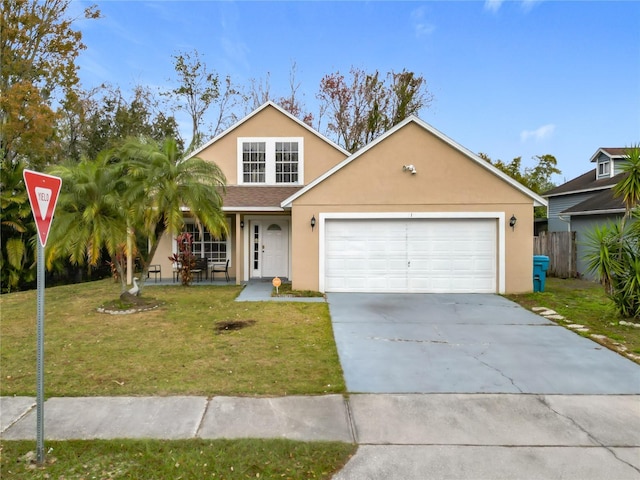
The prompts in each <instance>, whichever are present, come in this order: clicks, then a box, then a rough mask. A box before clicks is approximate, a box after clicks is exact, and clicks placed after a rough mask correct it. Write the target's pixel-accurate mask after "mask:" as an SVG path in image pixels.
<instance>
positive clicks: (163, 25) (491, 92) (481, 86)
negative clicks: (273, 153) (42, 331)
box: [73, 0, 640, 184]
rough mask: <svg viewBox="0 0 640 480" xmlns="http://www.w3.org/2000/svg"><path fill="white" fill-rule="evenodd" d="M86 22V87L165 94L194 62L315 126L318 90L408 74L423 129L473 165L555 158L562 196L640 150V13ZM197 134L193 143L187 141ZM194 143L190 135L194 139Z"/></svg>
mask: <svg viewBox="0 0 640 480" xmlns="http://www.w3.org/2000/svg"><path fill="white" fill-rule="evenodd" d="M88 3H96V4H97V5H98V6H99V8H100V10H101V11H102V15H103V18H101V19H99V20H93V21H81V22H79V23H77V25H76V27H77V28H79V29H80V30H81V31H82V33H83V41H84V42H85V44H86V45H87V50H85V51H83V52H82V53H81V55H80V58H79V61H78V63H79V65H80V77H81V82H82V85H83V87H85V88H91V87H94V86H97V85H99V84H101V83H103V82H109V83H111V84H114V85H118V86H120V87H121V88H122V89H123V90H127V89H128V88H131V87H132V86H134V85H136V84H141V85H148V86H150V87H152V88H156V87H158V88H163V89H167V88H169V85H170V82H169V79H170V78H172V77H173V78H175V75H174V71H173V63H172V62H173V61H172V57H171V56H172V55H174V54H176V53H178V52H185V51H192V50H193V49H196V50H197V51H198V52H199V53H200V54H201V55H202V58H203V60H204V61H205V62H206V64H207V66H208V67H209V69H211V70H214V71H216V72H217V73H218V74H220V76H221V77H225V76H227V75H229V76H230V77H231V78H232V80H233V81H234V82H235V83H236V84H239V85H244V86H246V87H248V86H249V85H250V81H251V79H256V80H260V79H265V78H266V77H267V74H269V75H270V86H271V92H272V93H273V94H274V96H276V97H278V96H283V95H286V94H287V93H288V91H289V74H290V71H291V66H292V64H293V63H294V62H295V64H296V70H297V74H296V80H297V81H298V82H299V83H300V89H299V94H301V95H302V100H303V103H304V104H305V105H306V107H307V110H309V111H312V112H314V113H315V111H316V108H315V94H316V93H317V91H318V88H319V84H320V80H321V78H322V77H323V76H324V75H326V74H329V73H334V72H337V71H339V72H341V73H344V74H346V73H348V71H349V69H350V68H351V67H352V66H355V67H358V68H361V69H363V70H365V71H367V72H373V71H375V70H378V71H379V72H381V73H383V74H384V73H387V72H389V71H391V70H393V71H401V70H402V69H406V70H409V71H413V72H415V73H416V74H419V75H422V76H423V77H424V78H425V79H426V80H427V82H428V85H429V89H430V91H431V92H432V93H433V95H434V96H435V99H434V102H433V103H432V105H431V107H430V108H427V109H424V110H423V111H422V112H421V113H420V117H421V118H422V119H423V120H424V121H426V122H428V123H429V124H431V125H432V126H433V127H435V128H436V129H438V130H440V131H441V132H443V133H444V134H446V135H447V136H449V137H451V138H452V139H453V140H455V141H456V142H458V143H460V144H461V145H463V146H464V147H466V148H468V149H470V150H471V151H473V152H476V153H477V152H484V153H486V154H488V155H489V156H490V157H491V158H493V159H502V160H504V161H510V160H511V159H513V158H514V157H517V156H521V157H522V159H523V165H525V166H531V165H532V164H533V161H532V160H531V157H532V156H534V155H543V154H547V153H549V154H552V155H554V156H555V157H556V158H557V159H558V166H559V168H560V169H561V170H562V174H561V175H559V176H556V177H554V181H555V182H556V183H558V184H559V183H562V182H564V181H565V180H569V179H571V178H573V177H575V176H577V175H579V174H581V173H584V172H586V171H588V170H589V169H591V168H592V164H590V163H589V158H590V157H591V155H592V154H593V153H594V152H595V151H596V150H597V149H598V148H599V147H625V146H629V145H631V144H632V143H638V142H640V29H639V28H638V25H639V24H640V2H636V1H601V2H599V1H564V2H561V1H551V0H548V1H542V0H527V1H520V0H504V1H500V0H490V1H486V2H484V1H446V2H445V1H440V2H436V1H427V2H421V1H408V2H400V1H398V2H396V1H394V2H387V1H369V2H365V1H342V2H328V1H296V2H287V1H279V2H266V1H263V2H249V1H235V2H232V1H225V2H222V1H170V0H168V1H152V0H148V1H101V0H97V1H95V2H85V1H80V0H76V1H75V2H74V4H73V6H74V8H78V9H79V8H80V7H83V6H85V5H86V4H88ZM187 132H188V130H187ZM185 136H186V137H187V138H186V139H187V140H188V134H187V135H185Z"/></svg>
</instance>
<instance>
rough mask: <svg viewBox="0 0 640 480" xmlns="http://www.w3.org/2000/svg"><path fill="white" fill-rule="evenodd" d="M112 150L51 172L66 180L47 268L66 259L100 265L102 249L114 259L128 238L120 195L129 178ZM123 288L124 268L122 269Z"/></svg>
mask: <svg viewBox="0 0 640 480" xmlns="http://www.w3.org/2000/svg"><path fill="white" fill-rule="evenodd" d="M117 167H118V164H114V163H113V161H112V155H111V153H110V152H109V151H103V152H101V153H100V154H98V157H97V158H96V159H95V160H90V159H83V160H82V161H81V162H80V163H73V162H69V163H66V164H62V165H58V166H56V167H55V168H54V169H53V170H52V171H51V173H52V174H53V175H56V176H58V177H60V178H61V179H62V191H61V192H60V197H59V199H58V204H57V207H56V221H55V222H53V223H52V225H51V235H50V238H49V242H50V244H49V245H48V246H47V266H50V265H51V262H52V261H53V260H54V259H55V258H59V257H65V258H68V259H69V260H70V261H71V262H72V263H75V264H78V265H84V264H88V265H89V266H96V265H98V263H99V262H100V260H101V259H102V252H103V249H106V251H107V252H108V253H109V255H110V256H111V259H112V260H113V261H115V259H116V258H118V257H119V256H121V255H118V254H119V253H121V252H122V250H123V248H124V242H125V240H126V231H127V216H126V208H125V205H124V204H123V202H122V200H121V196H122V195H123V193H124V192H125V191H126V189H127V188H128V187H127V183H128V181H129V177H128V176H126V175H122V172H121V171H120V169H119V168H117ZM117 268H118V272H119V274H120V279H121V281H122V282H123V285H122V287H123V289H124V288H125V287H126V282H125V281H124V278H123V273H124V271H123V268H122V265H117Z"/></svg>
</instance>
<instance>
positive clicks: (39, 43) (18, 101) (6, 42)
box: [0, 0, 99, 290]
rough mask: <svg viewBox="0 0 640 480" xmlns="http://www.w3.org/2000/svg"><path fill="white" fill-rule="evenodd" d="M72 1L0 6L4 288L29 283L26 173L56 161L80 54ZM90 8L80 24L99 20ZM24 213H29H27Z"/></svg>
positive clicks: (17, 1) (23, 0) (31, 227)
mask: <svg viewBox="0 0 640 480" xmlns="http://www.w3.org/2000/svg"><path fill="white" fill-rule="evenodd" d="M70 3H71V0H3V1H2V16H1V18H0V169H1V172H0V173H1V176H2V182H1V183H2V185H0V188H1V190H2V192H1V195H2V213H1V216H2V262H1V264H0V270H1V273H0V278H1V281H2V288H3V290H6V289H8V288H11V289H15V288H20V287H22V286H27V285H28V284H29V282H31V280H32V279H33V278H34V269H33V264H34V259H35V255H34V248H35V243H34V242H33V241H31V239H32V237H33V234H34V233H35V223H33V218H32V217H31V215H30V210H26V209H27V208H28V202H27V201H26V200H27V194H26V187H25V185H24V182H23V180H22V171H23V169H24V168H31V169H35V170H42V169H43V168H44V165H46V164H47V163H51V161H52V159H55V158H57V155H58V153H59V145H58V142H57V134H56V133H57V132H56V122H57V120H58V118H59V116H60V111H61V110H62V109H61V106H63V102H64V101H65V100H66V98H68V95H70V92H72V91H73V88H74V86H75V85H77V83H78V76H77V66H76V63H75V62H76V58H77V56H78V55H79V53H80V52H81V51H82V50H83V49H84V48H85V46H84V44H83V43H82V35H81V33H80V32H79V31H77V30H74V29H73V22H74V19H72V18H69V14H68V13H69V12H68V10H69V5H70ZM98 16H99V11H98V10H97V9H96V8H95V7H93V6H92V7H89V8H87V9H86V10H85V11H84V17H85V18H97V17H98ZM25 210H26V212H28V214H27V215H25Z"/></svg>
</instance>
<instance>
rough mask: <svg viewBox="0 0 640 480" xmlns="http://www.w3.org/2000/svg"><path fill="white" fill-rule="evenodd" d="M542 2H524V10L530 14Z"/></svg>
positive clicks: (525, 0) (529, 0)
mask: <svg viewBox="0 0 640 480" xmlns="http://www.w3.org/2000/svg"><path fill="white" fill-rule="evenodd" d="M540 2H542V0H522V10H523V11H524V12H525V13H529V12H530V11H531V10H532V9H533V7H535V6H536V5H537V4H539V3H540Z"/></svg>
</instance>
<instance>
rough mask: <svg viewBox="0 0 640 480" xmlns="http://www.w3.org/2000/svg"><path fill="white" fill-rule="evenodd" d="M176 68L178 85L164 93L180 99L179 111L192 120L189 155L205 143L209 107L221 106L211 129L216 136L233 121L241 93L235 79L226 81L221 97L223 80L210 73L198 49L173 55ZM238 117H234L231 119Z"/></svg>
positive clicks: (178, 103)
mask: <svg viewBox="0 0 640 480" xmlns="http://www.w3.org/2000/svg"><path fill="white" fill-rule="evenodd" d="M173 59H174V65H173V66H174V69H175V71H176V74H177V75H178V80H177V81H178V86H177V87H175V88H174V89H172V90H170V91H168V92H163V93H162V95H166V96H173V97H175V98H176V102H175V105H176V108H177V109H179V110H184V111H185V112H187V114H188V115H189V118H190V119H191V142H190V143H189V146H188V147H187V150H186V151H187V152H191V151H193V150H194V149H196V148H197V147H198V146H200V145H201V144H202V143H203V136H204V132H203V119H204V116H205V114H206V113H207V111H208V110H209V108H210V107H211V106H212V105H213V104H215V103H218V115H217V116H216V120H217V123H216V125H214V126H212V127H211V130H212V132H213V134H214V135H215V134H217V132H218V131H219V130H220V129H221V128H223V125H225V123H226V122H227V121H228V120H229V119H230V117H229V114H228V113H227V112H228V110H227V109H229V108H232V107H233V104H234V99H235V97H236V96H237V95H238V91H237V90H236V89H235V88H234V87H233V85H232V83H231V79H230V78H229V77H227V78H226V79H225V82H224V91H223V93H222V96H221V95H220V78H219V76H218V74H217V73H215V72H213V71H210V70H209V69H208V67H207V64H206V63H204V61H203V60H202V58H201V55H200V54H199V53H198V51H197V50H193V51H191V52H180V53H178V54H176V55H174V56H173ZM233 118H235V117H233V116H231V119H233Z"/></svg>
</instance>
